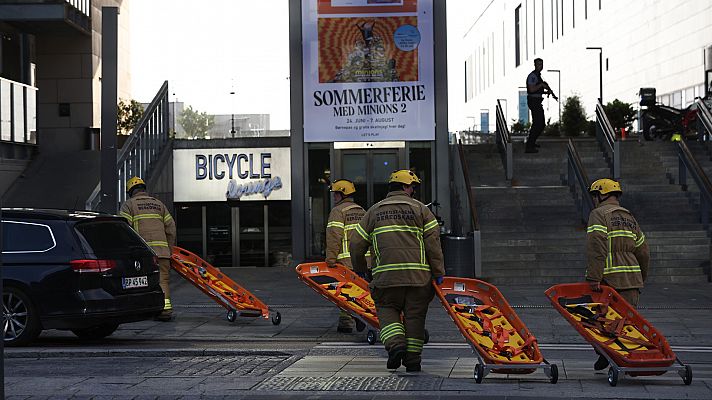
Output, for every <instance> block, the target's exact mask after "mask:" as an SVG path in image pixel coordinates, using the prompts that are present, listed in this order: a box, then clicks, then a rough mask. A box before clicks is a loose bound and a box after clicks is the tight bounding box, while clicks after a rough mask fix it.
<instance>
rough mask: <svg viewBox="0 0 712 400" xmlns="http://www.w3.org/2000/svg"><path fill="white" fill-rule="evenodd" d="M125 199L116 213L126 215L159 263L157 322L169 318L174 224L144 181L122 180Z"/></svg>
mask: <svg viewBox="0 0 712 400" xmlns="http://www.w3.org/2000/svg"><path fill="white" fill-rule="evenodd" d="M126 193H127V194H128V196H129V199H127V200H126V202H124V204H123V205H122V206H121V210H120V211H119V215H120V216H122V217H124V218H126V219H127V220H128V222H129V224H131V226H132V227H133V229H134V230H135V231H136V232H137V233H138V234H139V235H141V237H142V238H143V240H145V241H146V243H147V244H148V245H149V246H150V247H151V249H153V251H154V252H155V253H156V255H157V256H158V263H159V265H160V278H159V283H160V285H161V289H163V294H164V296H165V305H164V307H163V311H162V312H161V313H160V314H159V315H158V316H156V319H158V320H159V321H170V320H171V318H172V317H173V306H172V305H171V291H170V287H169V276H170V275H169V272H170V269H171V264H170V262H171V260H170V258H171V251H172V249H171V247H172V246H175V245H176V224H175V221H173V217H171V214H170V213H169V212H168V209H167V208H166V206H165V205H164V204H163V203H162V202H161V201H160V200H158V199H155V198H153V197H151V196H149V195H148V193H146V183H145V182H144V181H143V179H141V178H139V177H137V176H134V177H133V178H131V179H129V180H128V181H127V182H126Z"/></svg>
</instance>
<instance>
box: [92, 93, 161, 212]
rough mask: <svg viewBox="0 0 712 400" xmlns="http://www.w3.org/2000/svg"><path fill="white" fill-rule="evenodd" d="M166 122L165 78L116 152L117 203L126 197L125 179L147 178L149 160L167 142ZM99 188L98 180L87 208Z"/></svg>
mask: <svg viewBox="0 0 712 400" xmlns="http://www.w3.org/2000/svg"><path fill="white" fill-rule="evenodd" d="M168 122H169V114H168V81H165V82H163V85H162V86H161V88H160V89H159V90H158V93H156V96H155V97H154V98H153V100H152V101H151V103H150V104H149V105H148V107H146V110H145V111H144V113H143V116H142V117H141V119H140V120H139V122H138V124H136V127H135V128H134V130H133V132H132V133H131V136H130V137H129V139H128V140H127V141H126V143H124V146H123V147H122V148H121V151H120V152H119V154H118V157H117V160H116V168H117V169H118V178H119V179H118V182H117V185H118V192H117V202H118V204H119V205H121V203H123V202H124V201H125V200H126V179H128V178H129V177H131V176H140V177H142V178H143V179H144V180H146V179H148V177H149V175H150V173H151V164H152V163H153V162H155V161H156V160H157V159H158V157H160V155H161V152H162V151H163V148H164V147H165V145H166V143H167V142H168V130H169V126H168ZM100 192H101V182H99V184H97V185H96V187H95V188H94V191H93V192H92V193H91V195H90V196H89V198H88V199H87V201H86V204H85V207H86V209H87V210H96V209H97V207H98V206H99V202H100V196H99V193H100Z"/></svg>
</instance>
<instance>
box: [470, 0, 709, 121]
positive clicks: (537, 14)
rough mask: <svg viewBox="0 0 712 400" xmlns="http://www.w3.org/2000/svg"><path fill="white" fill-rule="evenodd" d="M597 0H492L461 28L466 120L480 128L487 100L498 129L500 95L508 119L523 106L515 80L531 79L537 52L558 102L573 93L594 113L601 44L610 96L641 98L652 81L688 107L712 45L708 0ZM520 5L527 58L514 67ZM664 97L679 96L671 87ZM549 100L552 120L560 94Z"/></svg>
mask: <svg viewBox="0 0 712 400" xmlns="http://www.w3.org/2000/svg"><path fill="white" fill-rule="evenodd" d="M600 3H601V9H600V10H599V1H598V0H496V1H492V2H491V3H490V4H489V6H488V7H487V9H486V10H485V11H484V12H483V13H482V15H480V16H479V17H478V18H476V19H475V20H474V21H472V22H473V23H472V26H471V28H470V29H469V31H468V32H467V33H466V34H465V39H464V42H465V46H464V47H463V48H464V49H465V51H464V52H463V54H462V57H461V60H462V69H461V71H465V62H466V61H467V63H468V66H469V68H467V73H466V81H467V82H469V83H470V84H471V85H470V84H466V88H463V89H465V90H463V91H462V92H460V93H458V94H457V95H459V96H462V99H463V101H464V99H465V96H464V95H463V94H464V92H465V91H467V92H468V94H470V95H471V97H470V98H469V100H468V101H466V102H465V106H464V109H465V112H464V114H463V116H462V118H463V123H464V124H465V125H468V126H471V125H472V119H468V118H467V117H468V116H475V117H476V118H475V121H476V125H477V126H478V129H479V124H480V118H479V115H480V112H481V109H489V111H490V118H489V122H490V124H489V125H490V131H493V129H494V124H495V118H494V108H495V103H496V99H498V98H503V99H506V100H507V101H506V108H507V109H508V110H507V111H508V122H510V123H511V120H512V119H513V118H516V117H517V115H518V100H517V99H518V97H517V90H518V87H520V86H524V85H525V79H526V76H527V74H528V73H529V72H531V70H532V69H533V60H534V59H535V58H537V57H540V58H543V59H544V72H543V73H542V76H543V77H544V79H545V80H546V81H547V82H548V83H549V84H550V86H551V87H552V89H553V90H554V91H556V92H560V93H561V96H560V97H561V98H562V101H563V100H564V98H565V97H567V96H569V95H570V94H572V93H576V94H578V95H579V96H580V97H581V99H582V102H583V104H584V106H585V107H586V110H587V112H588V113H589V115H592V114H593V110H594V107H595V103H596V99H597V98H598V96H599V62H598V51H593V50H586V49H585V48H586V47H602V48H603V57H604V60H603V84H604V88H603V100H604V103H605V102H609V101H612V100H613V99H615V98H617V99H620V100H622V101H626V102H629V103H637V102H638V97H637V95H636V93H637V92H638V90H639V88H641V87H656V88H657V93H658V95H665V94H673V93H675V94H676V96H679V97H681V99H682V101H680V105H682V106H684V105H685V104H686V102H685V99H692V98H694V96H695V95H698V94H699V93H700V92H701V90H702V86H703V82H704V72H703V66H704V64H703V63H704V60H703V49H704V48H705V47H706V46H709V45H711V44H712V2H709V1H698V0H680V1H664V0H644V1H625V2H623V1H616V0H601V1H600ZM586 4H587V5H588V9H587V10H585V8H584V6H585V5H586ZM518 6H521V9H520V15H521V19H520V40H521V51H520V55H521V65H519V66H518V67H517V66H515V39H514V37H515V36H514V30H515V29H514V28H515V22H514V18H515V17H514V16H515V10H516V8H517V7H518ZM552 8H553V12H552ZM557 10H558V11H557ZM542 11H543V25H542ZM586 12H587V14H588V15H587V16H586ZM552 21H554V23H553V24H552ZM557 21H558V22H557ZM574 21H575V26H574ZM552 27H553V29H552ZM542 28H543V32H542ZM557 30H558V32H557ZM552 31H553V38H552ZM557 35H558V37H557ZM606 63H607V65H608V66H607V67H606ZM547 69H558V70H561V89H559V88H558V82H557V81H558V77H557V74H556V73H551V72H546V70H547ZM688 89H689V91H688ZM468 97H469V96H468ZM667 98H668V99H669V100H668V101H669V102H670V103H673V100H672V96H669V97H667ZM661 99H662V100H664V99H665V96H662V97H661ZM503 106H504V102H503ZM544 107H545V111H546V114H547V118H548V117H551V121H552V122H553V121H556V120H557V119H558V118H557V109H558V106H557V104H556V102H555V101H554V100H545V101H544ZM547 108H548V111H547Z"/></svg>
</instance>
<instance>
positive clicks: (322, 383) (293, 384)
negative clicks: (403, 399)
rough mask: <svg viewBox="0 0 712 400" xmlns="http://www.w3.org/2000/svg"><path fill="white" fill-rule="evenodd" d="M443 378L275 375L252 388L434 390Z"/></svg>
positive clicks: (283, 389) (420, 376) (277, 389)
mask: <svg viewBox="0 0 712 400" xmlns="http://www.w3.org/2000/svg"><path fill="white" fill-rule="evenodd" d="M442 381H443V378H438V377H429V376H422V375H412V376H385V377H384V376H332V377H311V376H275V377H272V378H270V379H267V380H265V381H264V382H262V383H261V384H260V385H259V386H258V387H257V388H256V389H255V390H267V391H317V392H320V391H400V390H406V391H436V390H440V385H441V384H442Z"/></svg>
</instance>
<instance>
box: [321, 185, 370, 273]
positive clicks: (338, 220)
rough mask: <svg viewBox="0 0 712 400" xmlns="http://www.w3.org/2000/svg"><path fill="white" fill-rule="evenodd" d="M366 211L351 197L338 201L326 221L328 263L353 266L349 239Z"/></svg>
mask: <svg viewBox="0 0 712 400" xmlns="http://www.w3.org/2000/svg"><path fill="white" fill-rule="evenodd" d="M365 213H366V211H364V209H363V207H361V206H360V205H358V204H356V203H354V200H353V199H352V198H351V197H346V198H344V199H343V200H341V201H340V202H338V203H337V204H336V205H335V206H334V208H332V209H331V212H330V213H329V221H328V222H327V223H326V260H325V261H326V264H327V265H330V266H331V265H334V264H335V263H337V262H338V263H339V264H343V265H345V266H347V267H349V268H352V267H351V255H350V254H349V239H350V237H351V235H352V234H353V231H354V229H355V228H356V225H357V224H358V222H359V221H361V217H363V215H364V214H365Z"/></svg>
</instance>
